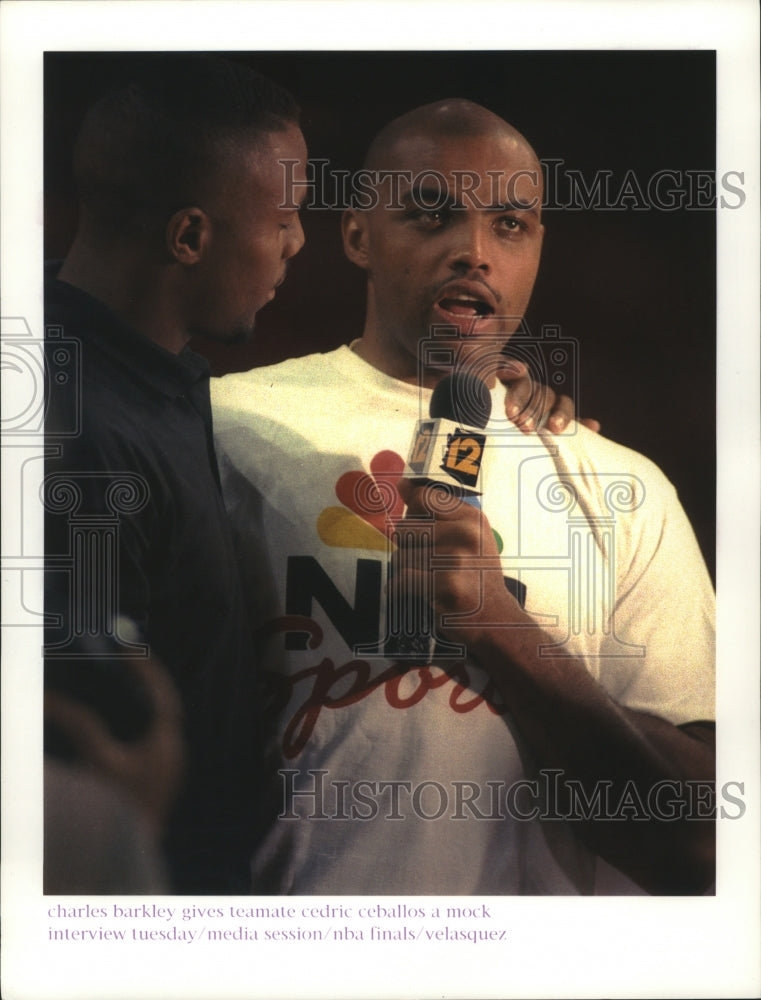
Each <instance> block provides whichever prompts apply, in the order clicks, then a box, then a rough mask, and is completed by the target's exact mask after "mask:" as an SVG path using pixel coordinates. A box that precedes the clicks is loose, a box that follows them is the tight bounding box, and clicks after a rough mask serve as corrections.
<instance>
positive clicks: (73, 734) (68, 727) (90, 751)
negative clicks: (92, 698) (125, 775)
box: [44, 691, 124, 772]
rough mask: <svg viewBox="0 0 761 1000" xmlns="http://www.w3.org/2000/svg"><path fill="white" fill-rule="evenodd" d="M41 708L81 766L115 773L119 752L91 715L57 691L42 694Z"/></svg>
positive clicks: (103, 725) (119, 763)
mask: <svg viewBox="0 0 761 1000" xmlns="http://www.w3.org/2000/svg"><path fill="white" fill-rule="evenodd" d="M44 706H45V719H46V721H48V722H52V723H54V725H55V726H57V727H58V728H59V729H60V730H61V731H62V732H63V734H64V735H65V736H66V737H67V738H68V739H69V740H70V741H71V743H72V745H73V747H74V749H75V750H76V752H77V755H78V756H79V757H80V758H81V759H82V761H83V762H84V763H87V764H92V765H94V766H96V767H98V768H102V769H103V770H105V771H108V772H111V771H112V770H119V768H120V766H121V765H122V763H123V760H124V753H123V749H122V747H121V745H120V743H119V742H118V741H117V740H115V739H114V738H113V736H111V734H110V733H109V731H108V729H107V728H106V726H105V724H104V723H103V722H102V721H101V719H100V718H99V716H98V715H97V714H96V713H95V712H93V711H92V710H91V709H89V708H87V707H86V706H84V705H82V704H81V703H80V702H78V701H75V700H74V699H73V698H69V697H68V696H67V695H64V694H61V693H60V692H58V691H46V692H45V702H44Z"/></svg>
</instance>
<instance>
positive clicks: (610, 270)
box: [45, 51, 736, 572]
mask: <svg viewBox="0 0 761 1000" xmlns="http://www.w3.org/2000/svg"><path fill="white" fill-rule="evenodd" d="M230 56H231V57H232V58H235V59H238V60H240V61H243V62H246V63H247V64H249V65H251V66H253V67H254V68H255V69H258V70H260V71H261V72H263V73H264V74H266V75H267V76H269V77H271V78H272V79H274V80H276V81H278V82H280V83H282V84H283V85H285V86H286V87H287V88H288V89H289V90H291V91H292V93H294V95H295V96H296V98H297V100H298V102H299V104H300V105H301V107H302V112H303V121H302V123H303V128H304V133H305V135H306V138H307V143H308V146H309V152H310V156H311V157H313V158H318V157H319V158H326V159H329V160H330V168H331V169H347V170H354V169H356V168H358V167H360V166H361V163H362V157H363V154H364V151H365V149H366V148H367V145H368V143H369V141H370V139H371V138H372V136H373V135H374V134H375V132H377V131H378V129H379V128H380V127H381V126H382V125H384V124H385V123H386V122H387V121H389V120H390V119H391V118H393V117H395V116H396V115H398V114H401V113H402V112H404V111H407V110H409V109H410V108H412V107H415V106H416V105H419V104H423V103H426V102H428V101H433V100H438V99H440V98H443V97H467V98H470V99H471V100H474V101H477V102H478V103H480V104H483V105H485V106H486V107H488V108H490V109H491V110H493V111H495V112H496V113H497V114H500V115H501V116H503V117H504V118H506V119H507V120H508V121H510V122H511V123H512V124H513V125H515V126H516V127H517V128H518V129H519V130H520V131H521V132H523V134H524V135H525V136H526V137H527V138H528V139H529V141H530V142H531V143H532V145H533V146H534V148H535V149H536V151H537V153H538V154H539V156H540V158H542V159H543V160H548V159H562V160H563V161H564V166H563V168H561V169H562V170H565V169H573V170H579V171H581V172H582V175H583V177H584V179H585V181H586V182H587V184H588V185H589V184H590V183H591V181H592V179H593V177H594V176H595V173H596V172H597V171H599V170H609V171H612V173H613V177H612V180H611V191H612V193H613V194H614V195H615V194H617V193H618V191H619V189H620V186H621V184H622V183H623V180H624V177H625V175H626V173H627V171H629V170H633V171H634V173H635V175H636V177H637V179H638V180H639V182H640V184H641V186H642V187H643V188H646V185H647V182H648V180H649V178H650V177H651V176H652V175H653V174H655V173H656V172H657V171H660V170H673V171H682V172H683V173H684V172H686V171H705V172H711V171H713V170H714V168H715V121H716V97H715V58H714V54H713V53H712V52H687V51H679V52H668V51H663V52H661V51H647V52H525V51H524V52H507V51H489V52H453V51H450V52H307V51H301V52H286V53H281V52H274V53H273V52H267V53H234V54H232V53H231V54H230ZM132 59H134V56H129V55H126V54H119V53H47V54H46V57H45V188H46V199H45V212H46V215H45V225H46V245H45V253H46V257H47V258H49V259H50V258H55V257H62V256H63V255H64V254H65V253H66V250H67V247H68V245H69V242H70V240H71V237H72V235H73V231H74V227H75V225H76V207H75V203H74V199H73V197H72V189H71V178H70V172H69V157H70V152H71V144H72V141H73V137H74V135H75V133H76V129H77V127H78V124H79V121H80V119H81V116H82V113H83V111H84V108H85V107H86V105H87V103H88V102H89V101H90V100H91V99H92V98H93V96H96V95H97V94H98V93H99V92H100V91H101V90H102V89H104V88H105V87H108V86H111V85H112V84H114V83H119V82H121V81H123V80H124V78H125V76H129V70H130V64H131V60H132ZM564 193H565V191H564V189H563V188H561V189H560V191H559V194H560V195H561V198H562V196H563V195H564ZM734 200H735V201H736V198H735V199H734ZM544 222H545V226H546V230H547V231H546V234H545V241H544V253H543V261H542V267H541V269H540V275H539V279H538V281H537V285H536V289H535V292H534V296H533V299H532V302H531V305H530V307H529V310H528V312H527V314H526V320H527V326H528V329H529V330H530V332H531V333H532V335H534V336H535V337H537V338H538V337H539V335H540V333H541V330H542V327H543V326H545V325H552V326H556V327H559V328H560V331H561V334H562V336H563V337H570V338H574V339H575V340H577V341H578V342H579V345H580V347H579V350H580V363H579V375H580V377H579V379H578V380H574V381H578V384H575V385H574V387H573V393H572V394H573V395H574V398H575V399H576V403H577V412H579V413H580V414H582V415H584V416H593V417H597V418H598V419H599V420H600V421H601V422H602V425H603V432H604V433H605V434H606V435H607V436H608V437H611V438H613V439H614V440H617V441H619V442H621V443H622V444H625V445H628V446H629V447H632V448H634V449H636V450H637V451H641V452H643V453H644V454H646V455H648V456H649V457H650V458H652V459H653V460H654V461H655V462H657V463H658V464H659V465H660V466H661V467H662V468H663V469H664V471H665V472H666V474H667V475H668V476H669V478H670V479H671V480H672V482H674V484H675V485H676V487H677V489H678V491H679V495H680V497H681V499H682V503H683V504H684V506H685V508H686V510H687V513H688V515H689V516H690V518H691V520H692V523H693V525H694V527H695V530H696V533H697V535H698V539H699V541H700V543H701V547H702V549H703V553H704V556H705V558H706V561H707V563H708V565H709V569H710V570H711V572H713V570H714V562H715V357H716V288H715V285H716V266H715V254H716V241H715V222H716V219H715V212H714V211H713V210H712V209H710V208H709V209H707V210H706V209H703V210H700V209H696V208H694V207H692V208H690V207H684V208H681V209H677V210H674V211H663V210H659V209H657V208H652V209H646V210H636V209H633V208H628V209H626V210H624V211H604V210H602V209H591V210H587V211H569V210H562V209H551V210H547V211H546V212H545V216H544ZM303 224H304V230H305V233H306V237H307V242H306V246H305V248H304V249H303V250H302V252H301V253H300V254H299V255H298V257H297V258H296V259H295V260H294V262H293V264H292V266H291V270H290V274H289V278H288V281H287V282H286V284H285V286H284V287H283V288H282V289H281V290H280V292H279V294H278V297H277V298H276V299H275V301H274V302H273V303H271V304H270V305H268V306H267V307H266V309H264V310H263V311H262V313H261V315H260V318H259V320H258V323H257V332H256V336H255V339H254V341H253V342H252V343H250V344H248V345H245V346H242V347H236V348H225V347H220V346H218V345H204V344H194V347H196V349H198V350H200V351H202V352H203V353H205V354H206V356H207V357H208V358H209V360H210V362H211V364H212V367H213V369H214V371H215V372H216V373H218V374H221V373H223V372H226V371H233V370H240V369H244V368H249V367H252V366H254V365H260V364H267V363H271V362H275V361H279V360H281V359H283V358H286V357H291V356H295V355H300V354H306V353H310V352H312V351H324V350H329V349H331V348H333V347H335V346H337V345H338V344H341V343H347V342H349V341H350V340H352V339H353V338H354V337H356V336H358V335H359V334H360V333H361V329H362V322H363V317H364V275H363V273H362V272H361V271H359V270H357V269H356V268H354V267H353V266H352V265H351V264H350V263H349V262H348V261H347V260H346V259H345V258H344V255H343V250H342V247H341V242H340V231H339V213H338V212H337V211H325V210H308V211H306V212H304V217H303Z"/></svg>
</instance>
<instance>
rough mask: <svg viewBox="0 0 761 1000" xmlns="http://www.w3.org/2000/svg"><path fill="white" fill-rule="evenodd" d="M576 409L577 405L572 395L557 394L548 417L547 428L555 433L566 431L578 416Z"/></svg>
mask: <svg viewBox="0 0 761 1000" xmlns="http://www.w3.org/2000/svg"><path fill="white" fill-rule="evenodd" d="M575 410H576V406H575V404H574V401H573V400H572V399H571V397H570V396H555V399H554V402H553V404H552V408H551V410H550V413H549V415H548V417H547V424H546V426H547V429H548V430H550V431H552V432H553V433H554V434H559V433H561V431H564V430H565V429H566V427H567V426H568V424H569V423H570V422H571V421H572V420H573V419H574V417H575V416H576V413H575Z"/></svg>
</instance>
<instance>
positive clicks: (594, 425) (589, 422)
mask: <svg viewBox="0 0 761 1000" xmlns="http://www.w3.org/2000/svg"><path fill="white" fill-rule="evenodd" d="M579 423H580V424H583V425H584V426H585V427H586V428H587V429H588V430H590V431H594V433H595V434H599V433H600V429H601V428H602V424H601V423H600V421H599V420H595V419H594V418H592V417H579Z"/></svg>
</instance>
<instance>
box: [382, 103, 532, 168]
mask: <svg viewBox="0 0 761 1000" xmlns="http://www.w3.org/2000/svg"><path fill="white" fill-rule="evenodd" d="M487 135H488V136H495V137H496V136H499V137H501V138H502V139H504V140H506V141H507V142H509V143H510V144H512V145H513V146H514V147H515V149H516V150H518V149H519V148H520V149H523V150H525V151H526V152H528V153H529V154H530V157H531V159H532V161H533V163H534V165H535V167H536V169H537V170H539V169H540V165H539V159H538V157H537V155H536V153H535V152H534V150H533V149H532V147H531V145H530V143H529V142H528V140H527V139H526V138H525V137H524V136H522V135H521V133H520V132H519V131H518V130H517V129H516V128H513V126H512V125H510V124H509V123H508V122H506V121H505V120H504V119H503V118H500V117H499V115H495V114H494V112H493V111H489V110H488V108H484V107H482V106H481V105H480V104H475V103H474V102H473V101H468V100H465V99H464V98H461V97H453V98H447V99H446V100H443V101H435V102H434V103H433V104H423V105H422V106H421V107H419V108H413V110H412V111H408V112H406V114H403V115H400V117H399V118H395V119H394V120H393V121H391V122H389V124H388V125H386V126H385V127H384V128H382V129H381V131H380V132H379V133H378V134H377V136H376V137H375V139H373V141H372V143H371V144H370V148H369V149H368V151H367V156H366V158H365V168H366V169H367V170H388V169H390V168H392V167H393V166H394V163H393V161H394V158H395V156H396V155H397V153H398V151H399V148H400V147H401V146H402V145H404V143H405V142H406V141H407V140H408V139H418V140H419V139H420V138H421V137H423V136H429V137H430V138H431V139H432V140H436V139H443V138H450V139H451V138H463V139H466V138H473V137H476V136H487Z"/></svg>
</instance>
